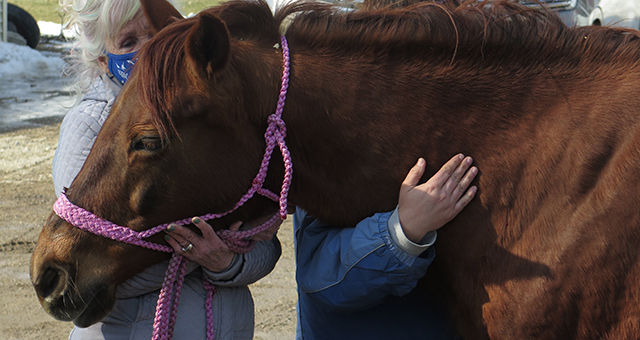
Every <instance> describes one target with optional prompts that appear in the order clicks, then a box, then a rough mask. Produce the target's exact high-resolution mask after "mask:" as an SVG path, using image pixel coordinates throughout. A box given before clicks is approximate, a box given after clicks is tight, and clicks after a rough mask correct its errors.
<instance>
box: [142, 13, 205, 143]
mask: <svg viewBox="0 0 640 340" xmlns="http://www.w3.org/2000/svg"><path fill="white" fill-rule="evenodd" d="M193 24H194V20H193V19H186V20H181V21H177V22H176V23H174V24H173V25H172V26H171V29H165V30H162V31H160V32H159V33H158V34H157V35H156V36H155V37H154V39H153V40H151V41H150V42H149V43H148V44H147V45H146V46H144V47H143V48H142V50H141V53H140V58H139V60H138V62H136V71H135V72H136V74H137V79H138V82H137V84H136V85H137V87H136V90H137V92H138V95H139V98H140V101H141V103H142V106H143V108H144V109H145V110H146V111H148V112H149V113H150V114H151V117H152V121H153V123H154V125H155V126H156V128H157V129H158V132H159V133H160V136H161V138H162V139H163V140H167V139H168V138H169V136H170V135H172V134H175V133H176V132H177V131H176V127H175V125H174V123H173V117H171V112H172V111H171V109H172V107H171V106H172V104H174V99H175V98H174V97H175V95H176V92H175V90H174V86H175V85H176V84H177V80H178V79H179V77H180V74H181V73H182V72H183V71H182V70H183V69H184V62H185V54H184V47H185V40H186V39H185V37H186V36H187V34H188V32H189V29H190V28H191V27H192V26H193Z"/></svg>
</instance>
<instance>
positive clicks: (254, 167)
mask: <svg viewBox="0 0 640 340" xmlns="http://www.w3.org/2000/svg"><path fill="white" fill-rule="evenodd" d="M141 2H142V5H143V9H144V11H145V14H146V15H147V17H148V19H149V22H150V23H151V24H152V25H153V26H154V28H155V31H156V34H155V36H154V37H153V38H152V40H151V41H150V42H148V43H147V44H146V45H145V46H144V47H143V48H142V49H141V50H140V51H139V53H138V56H139V59H138V61H137V63H136V67H135V70H134V72H133V74H132V76H131V78H130V79H129V80H128V81H127V84H126V86H124V87H123V88H122V90H121V93H120V95H119V98H118V100H117V101H116V103H115V104H114V106H113V108H112V109H111V112H110V114H109V117H108V119H107V120H106V121H105V123H104V125H103V126H102V128H101V131H100V133H99V135H98V137H97V139H96V141H95V143H94V146H93V148H92V150H91V153H90V155H89V156H88V158H87V160H86V162H85V164H84V166H83V168H82V170H81V171H80V173H79V174H78V176H77V177H76V178H75V180H74V182H73V183H72V185H71V186H70V187H69V188H67V189H66V193H65V194H66V196H67V198H68V200H69V201H70V202H72V203H73V204H75V205H77V206H79V207H82V208H84V209H86V210H87V211H90V212H92V213H93V214H95V215H97V216H99V217H100V218H103V219H105V220H108V221H111V222H113V223H115V224H117V225H120V226H126V227H128V228H131V229H133V230H134V231H143V230H148V229H150V228H152V227H154V226H156V225H159V224H162V223H167V222H171V221H176V220H179V219H184V218H186V217H190V216H199V215H203V214H206V213H218V212H225V211H228V210H229V209H231V208H233V207H234V205H235V204H236V203H237V202H238V201H239V200H240V199H241V197H243V194H245V193H246V192H247V189H248V188H249V187H251V185H252V179H253V178H254V176H256V174H257V173H258V169H259V168H260V165H261V159H262V158H263V154H264V148H265V146H264V145H265V141H264V133H265V128H266V121H267V116H268V115H269V113H271V112H273V110H274V109H275V107H276V102H277V99H278V98H277V88H278V83H279V78H278V77H277V75H278V72H282V71H281V70H274V71H275V75H276V76H275V77H271V76H269V75H265V76H263V79H262V80H263V82H262V83H260V82H255V83H251V84H247V83H245V82H243V81H244V80H245V79H243V77H244V76H246V75H247V74H252V73H255V72H254V71H255V69H259V68H260V67H264V68H265V69H267V67H266V62H265V61H264V60H265V59H273V58H275V59H278V58H281V56H280V54H279V53H276V52H277V51H276V50H274V49H273V45H274V42H277V41H279V35H278V33H277V26H276V25H275V24H273V25H271V27H267V29H264V28H261V29H256V28H252V27H250V28H248V29H244V30H243V29H240V31H241V34H244V35H245V37H247V38H249V36H251V35H260V36H262V37H264V36H265V34H267V35H269V36H270V37H271V38H273V40H274V42H270V43H269V42H267V43H265V42H258V40H256V39H243V37H237V36H236V37H232V36H231V35H230V33H229V29H228V28H227V25H226V24H225V22H223V21H222V20H221V19H220V18H219V17H218V15H217V14H216V12H215V10H211V11H210V12H208V13H201V14H199V15H198V16H196V17H193V18H189V19H183V18H182V17H181V16H180V14H179V13H178V11H177V10H175V9H174V8H173V7H172V6H171V5H170V4H169V3H168V2H165V1H164V0H162V1H154V0H148V1H141ZM258 7H259V8H262V12H263V13H262V14H261V15H262V17H263V18H264V19H265V20H264V22H268V20H267V19H268V18H271V20H273V19H272V18H273V17H272V15H271V13H270V12H269V9H268V7H267V6H266V5H265V6H262V7H260V6H258ZM254 8H256V7H255V5H254ZM231 11H232V12H233V10H231ZM269 28H270V29H269ZM265 32H267V33H265ZM262 41H264V39H262ZM249 47H251V48H252V49H253V50H255V48H256V47H257V48H262V50H263V51H268V52H269V54H270V55H269V57H266V58H263V57H261V56H257V55H252V54H251V52H250V51H248V50H249ZM238 58H250V59H252V64H253V65H254V67H255V69H248V68H243V69H242V70H240V71H238V70H237V69H235V66H236V65H235V64H236V63H237V59H238ZM275 65H278V63H277V62H276V63H275ZM264 81H266V82H267V85H271V84H272V85H273V86H274V93H273V96H272V98H271V97H268V98H260V95H259V94H258V93H259V92H260V91H256V89H257V88H258V87H260V86H262V87H264V84H265V82H264ZM263 92H264V91H263ZM265 97H266V96H265ZM248 113H255V114H251V115H249V114H248ZM275 157H279V156H277V155H276V156H275ZM272 163H275V162H272ZM279 163H280V165H278V166H274V169H270V173H273V172H275V173H279V174H283V173H284V171H283V167H282V165H281V162H279ZM271 167H272V166H270V168H271ZM275 177H278V178H279V180H278V178H275ZM269 178H270V179H267V180H266V182H265V187H266V188H269V189H272V190H273V189H277V188H278V187H279V185H280V183H281V181H282V176H269ZM278 181H280V182H278ZM277 209H278V206H277V204H276V203H274V202H272V201H271V200H269V199H266V198H264V197H255V198H252V199H250V200H249V201H248V202H247V203H246V204H244V205H243V206H242V207H240V208H239V209H237V210H236V211H234V212H233V213H231V214H229V215H227V216H224V217H222V218H220V219H216V220H212V221H210V223H211V224H212V226H213V227H214V228H215V229H217V230H218V229H222V228H224V227H225V226H228V225H229V224H230V223H232V222H233V221H246V222H251V221H256V220H259V219H262V218H264V216H266V215H268V214H273V213H274V212H276V211H277ZM148 241H150V242H155V243H160V244H166V243H165V242H164V240H163V239H162V237H161V236H159V235H155V236H153V237H151V238H149V239H148ZM167 258H168V255H166V254H164V253H159V252H156V251H153V250H148V249H144V248H141V247H137V246H134V245H129V244H124V243H121V242H117V241H114V240H110V239H108V238H104V237H101V236H97V235H94V234H92V233H89V232H86V231H83V230H81V229H79V228H76V226H73V225H71V224H70V223H68V222H67V221H65V220H63V219H61V218H60V217H59V216H58V215H57V214H56V213H52V214H51V216H50V217H49V218H48V220H47V221H46V223H45V225H44V227H43V229H42V232H41V234H40V237H39V240H38V244H37V246H36V248H35V250H34V253H33V256H32V259H31V279H32V282H33V285H34V287H35V289H36V292H37V295H38V298H39V299H40V302H41V304H42V306H43V307H44V309H45V310H46V311H47V312H48V313H49V314H51V315H52V316H53V317H55V318H57V319H60V320H65V321H74V323H75V324H76V325H78V326H89V325H91V324H93V323H95V322H97V321H99V320H100V319H102V318H103V317H104V316H106V315H107V314H108V313H109V311H110V310H111V308H112V307H113V304H114V302H115V291H116V287H117V285H118V284H120V283H122V282H124V281H125V280H127V279H128V278H130V277H132V276H133V275H135V274H136V273H138V272H140V271H141V270H142V269H144V268H146V267H148V266H150V265H152V264H154V263H158V262H160V261H162V260H163V259H167Z"/></svg>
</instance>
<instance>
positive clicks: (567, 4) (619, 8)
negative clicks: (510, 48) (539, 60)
mask: <svg viewBox="0 0 640 340" xmlns="http://www.w3.org/2000/svg"><path fill="white" fill-rule="evenodd" d="M522 3H524V4H525V5H527V6H530V7H546V8H548V9H550V10H552V11H554V12H556V13H557V14H558V16H560V18H561V19H562V21H563V22H564V23H565V24H566V25H567V26H589V25H596V26H601V25H602V26H605V25H606V26H618V27H627V28H633V29H640V0H538V1H534V0H525V1H522Z"/></svg>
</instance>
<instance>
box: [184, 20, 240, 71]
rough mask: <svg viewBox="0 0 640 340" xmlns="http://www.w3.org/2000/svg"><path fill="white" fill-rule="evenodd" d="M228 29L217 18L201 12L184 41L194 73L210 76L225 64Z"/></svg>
mask: <svg viewBox="0 0 640 340" xmlns="http://www.w3.org/2000/svg"><path fill="white" fill-rule="evenodd" d="M229 48H230V45H229V31H228V30H227V25H225V24H224V22H222V20H220V19H219V18H217V17H216V16H214V15H211V14H208V13H201V14H200V15H199V19H198V22H197V23H196V24H195V25H194V26H193V27H192V28H191V31H190V32H189V35H188V36H187V41H186V46H185V50H186V55H187V58H188V60H189V63H190V64H191V68H192V71H193V72H194V73H195V74H196V75H201V74H206V75H207V76H212V75H213V74H215V73H217V72H219V71H220V70H222V69H223V68H224V66H225V65H226V64H227V59H229Z"/></svg>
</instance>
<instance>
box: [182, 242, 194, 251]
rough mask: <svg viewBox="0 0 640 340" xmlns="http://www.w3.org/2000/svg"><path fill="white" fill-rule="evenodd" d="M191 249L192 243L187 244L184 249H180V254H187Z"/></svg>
mask: <svg viewBox="0 0 640 340" xmlns="http://www.w3.org/2000/svg"><path fill="white" fill-rule="evenodd" d="M191 249H193V243H189V245H188V246H187V247H186V248H185V247H182V252H183V253H188V252H189V251H190V250H191Z"/></svg>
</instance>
